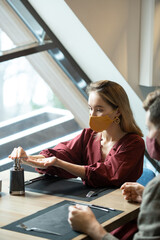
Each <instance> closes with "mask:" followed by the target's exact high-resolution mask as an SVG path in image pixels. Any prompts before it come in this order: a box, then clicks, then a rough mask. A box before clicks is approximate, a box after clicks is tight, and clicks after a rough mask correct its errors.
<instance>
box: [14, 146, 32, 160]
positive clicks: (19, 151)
mask: <svg viewBox="0 0 160 240" xmlns="http://www.w3.org/2000/svg"><path fill="white" fill-rule="evenodd" d="M9 158H11V159H12V160H14V159H16V158H24V159H27V158H28V156H27V154H26V152H25V151H24V149H23V148H22V147H18V148H14V149H13V151H12V152H11V154H10V155H9Z"/></svg>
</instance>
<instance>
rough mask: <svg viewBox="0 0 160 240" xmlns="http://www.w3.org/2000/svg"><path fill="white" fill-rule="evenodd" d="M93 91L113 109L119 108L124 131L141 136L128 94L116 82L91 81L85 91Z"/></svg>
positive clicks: (121, 125)
mask: <svg viewBox="0 0 160 240" xmlns="http://www.w3.org/2000/svg"><path fill="white" fill-rule="evenodd" d="M93 91H95V92H97V93H98V94H99V95H100V96H101V97H102V99H103V100H104V101H105V102H107V103H108V104H109V105H110V106H111V107H112V108H113V109H116V108H118V109H119V111H120V113H121V116H120V120H121V121H120V127H121V129H122V130H123V131H124V132H128V133H136V134H138V135H139V136H141V137H142V136H143V134H142V132H141V130H140V128H139V127H138V126H137V124H136V122H135V120H134V117H133V113H132V110H131V107H130V103H129V99H128V96H127V94H126V92H125V90H124V89H123V88H122V87H121V86H120V85H119V84H118V83H116V82H112V81H108V80H101V81H97V82H92V83H91V84H90V85H89V86H88V87H87V92H88V94H89V93H90V92H93Z"/></svg>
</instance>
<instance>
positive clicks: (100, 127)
mask: <svg viewBox="0 0 160 240" xmlns="http://www.w3.org/2000/svg"><path fill="white" fill-rule="evenodd" d="M112 122H113V120H112V119H111V118H110V117H109V116H108V115H105V116H100V117H97V116H90V117H89V126H90V128H91V129H92V130H93V131H95V132H102V131H104V130H107V128H109V126H110V125H111V124H112Z"/></svg>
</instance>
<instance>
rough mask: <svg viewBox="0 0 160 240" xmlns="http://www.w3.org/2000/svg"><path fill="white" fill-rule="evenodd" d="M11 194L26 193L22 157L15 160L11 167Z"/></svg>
mask: <svg viewBox="0 0 160 240" xmlns="http://www.w3.org/2000/svg"><path fill="white" fill-rule="evenodd" d="M9 191H10V194H12V195H24V194H25V186H24V169H23V168H21V165H20V159H18V158H16V159H15V160H14V165H13V167H12V168H11V169H10V190H9Z"/></svg>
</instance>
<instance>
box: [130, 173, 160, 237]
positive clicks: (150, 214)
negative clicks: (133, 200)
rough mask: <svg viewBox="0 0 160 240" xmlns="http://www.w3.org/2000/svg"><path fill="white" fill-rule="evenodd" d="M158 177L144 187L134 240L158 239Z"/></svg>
mask: <svg viewBox="0 0 160 240" xmlns="http://www.w3.org/2000/svg"><path fill="white" fill-rule="evenodd" d="M158 209H160V176H157V177H155V178H154V179H153V180H152V181H151V182H149V183H148V185H147V186H146V188H145V190H144V193H143V199H142V204H141V207H140V212H139V216H138V229H139V231H138V232H137V233H136V234H135V236H134V240H156V239H157V240H158V239H160V214H159V210H158Z"/></svg>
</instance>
